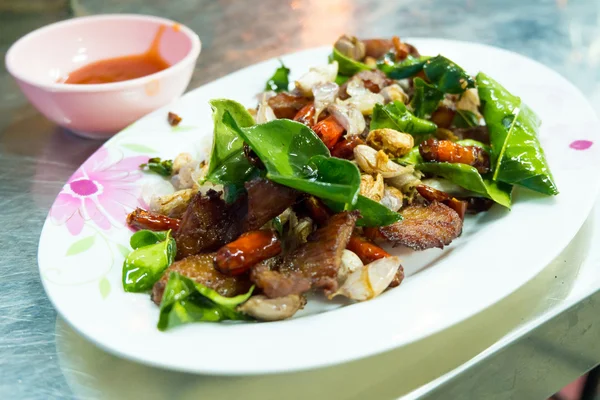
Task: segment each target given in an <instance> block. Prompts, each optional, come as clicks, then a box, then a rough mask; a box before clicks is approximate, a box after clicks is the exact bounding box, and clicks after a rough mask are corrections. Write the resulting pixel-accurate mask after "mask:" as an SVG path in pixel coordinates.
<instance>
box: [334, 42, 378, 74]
mask: <svg viewBox="0 0 600 400" xmlns="http://www.w3.org/2000/svg"><path fill="white" fill-rule="evenodd" d="M332 61H337V62H338V74H339V75H344V76H352V75H354V74H356V73H358V72H360V71H366V70H369V69H373V68H371V67H369V66H368V65H367V64H364V63H361V62H360V61H356V60H353V59H351V58H350V57H346V56H345V55H343V54H342V53H340V52H339V51H338V50H337V49H336V48H335V47H334V48H333V52H332V53H331V54H330V55H329V62H332Z"/></svg>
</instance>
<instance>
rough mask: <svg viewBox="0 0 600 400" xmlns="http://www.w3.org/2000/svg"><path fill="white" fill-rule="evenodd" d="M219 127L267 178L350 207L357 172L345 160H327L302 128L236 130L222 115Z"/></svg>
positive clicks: (273, 125)
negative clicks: (240, 142)
mask: <svg viewBox="0 0 600 400" xmlns="http://www.w3.org/2000/svg"><path fill="white" fill-rule="evenodd" d="M223 123H224V124H225V125H227V126H229V127H230V128H231V129H232V130H233V131H234V132H236V133H237V134H238V135H239V136H240V137H241V138H242V139H243V140H244V141H245V142H246V143H248V145H249V146H250V147H251V148H252V150H254V152H255V153H256V154H257V155H258V157H259V158H260V159H261V161H262V162H263V164H264V165H265V167H266V169H267V178H269V179H271V180H272V181H274V182H277V183H279V184H282V185H285V186H288V187H291V188H294V189H298V190H300V191H303V192H306V193H310V194H313V195H315V196H318V197H324V198H329V199H332V200H335V201H343V202H346V203H351V204H352V203H354V202H355V201H356V195H357V193H358V191H359V189H360V172H359V171H358V168H357V167H356V165H354V164H352V163H351V162H349V161H347V160H342V159H339V158H333V157H330V154H329V150H328V149H327V147H326V146H325V144H323V142H322V141H321V139H319V137H318V136H317V135H316V134H315V133H314V132H313V131H312V130H311V129H310V128H308V127H307V126H306V125H304V124H301V123H299V122H295V121H290V120H286V119H280V120H274V121H270V122H267V123H265V124H260V125H255V126H251V127H248V128H240V127H239V126H238V125H237V124H236V122H235V121H234V119H233V118H232V117H231V116H230V115H229V114H228V113H227V112H226V113H225V114H224V115H223Z"/></svg>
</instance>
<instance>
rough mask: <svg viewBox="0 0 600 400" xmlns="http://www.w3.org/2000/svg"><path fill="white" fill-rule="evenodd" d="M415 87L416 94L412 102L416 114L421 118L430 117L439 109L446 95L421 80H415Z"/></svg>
mask: <svg viewBox="0 0 600 400" xmlns="http://www.w3.org/2000/svg"><path fill="white" fill-rule="evenodd" d="M414 85H415V94H414V95H413V98H412V100H411V102H410V105H411V107H412V109H413V110H414V114H415V116H417V117H419V118H426V117H429V116H430V115H431V114H432V113H433V112H434V111H435V110H436V109H437V108H438V105H439V104H440V101H442V99H443V98H444V93H442V92H441V91H439V90H438V89H437V88H436V87H435V86H433V85H430V84H428V83H427V82H425V81H424V80H423V79H421V78H415V79H414Z"/></svg>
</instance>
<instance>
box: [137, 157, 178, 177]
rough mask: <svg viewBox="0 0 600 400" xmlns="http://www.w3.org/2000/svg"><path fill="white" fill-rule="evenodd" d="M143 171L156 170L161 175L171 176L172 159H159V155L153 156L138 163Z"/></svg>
mask: <svg viewBox="0 0 600 400" xmlns="http://www.w3.org/2000/svg"><path fill="white" fill-rule="evenodd" d="M140 168H141V169H142V170H144V171H152V172H156V173H157V174H159V175H162V176H171V174H172V173H173V160H164V161H163V160H161V159H160V157H153V158H151V159H149V160H148V162H147V163H145V164H140Z"/></svg>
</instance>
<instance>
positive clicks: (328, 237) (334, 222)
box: [250, 211, 359, 298]
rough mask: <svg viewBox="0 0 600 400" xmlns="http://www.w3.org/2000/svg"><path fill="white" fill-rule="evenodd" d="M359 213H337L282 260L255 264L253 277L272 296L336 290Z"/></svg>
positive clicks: (251, 276) (266, 293)
mask: <svg viewBox="0 0 600 400" xmlns="http://www.w3.org/2000/svg"><path fill="white" fill-rule="evenodd" d="M358 216H359V213H358V212H357V211H350V212H348V211H344V212H341V213H338V214H335V215H334V216H332V217H331V218H330V219H329V220H328V221H327V223H326V224H325V225H323V227H321V228H319V229H318V230H316V231H315V232H313V233H312V234H311V235H310V236H309V237H308V242H306V243H304V244H303V245H301V246H300V247H298V248H297V249H296V250H294V251H292V252H290V253H289V254H287V255H286V256H285V257H284V258H283V260H281V261H277V260H276V261H273V260H270V261H269V262H268V263H267V262H263V263H261V264H259V265H257V266H256V267H255V268H253V270H252V273H251V275H250V278H251V279H252V281H253V282H255V283H256V285H257V286H258V287H259V288H261V289H262V290H263V292H264V294H265V295H267V296H268V297H270V298H275V297H283V296H287V295H289V294H301V293H303V292H306V291H308V290H310V289H311V288H320V289H323V290H324V291H325V293H326V294H331V293H334V292H335V291H336V290H337V287H338V281H337V276H338V270H339V268H340V264H341V261H342V253H343V251H344V249H345V248H346V246H347V245H348V241H349V240H350V235H351V234H352V230H353V229H354V225H355V224H356V220H357V218H358ZM269 264H271V265H269Z"/></svg>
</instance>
